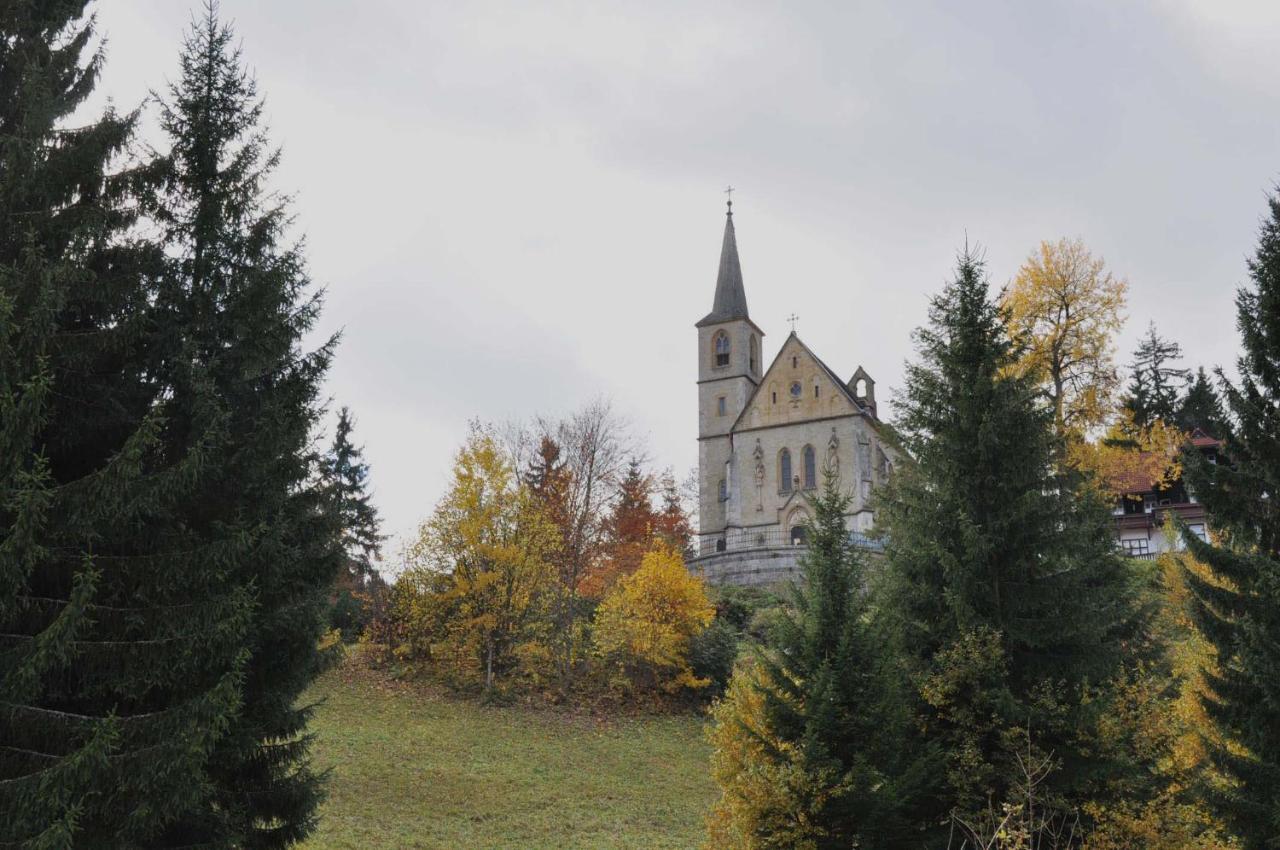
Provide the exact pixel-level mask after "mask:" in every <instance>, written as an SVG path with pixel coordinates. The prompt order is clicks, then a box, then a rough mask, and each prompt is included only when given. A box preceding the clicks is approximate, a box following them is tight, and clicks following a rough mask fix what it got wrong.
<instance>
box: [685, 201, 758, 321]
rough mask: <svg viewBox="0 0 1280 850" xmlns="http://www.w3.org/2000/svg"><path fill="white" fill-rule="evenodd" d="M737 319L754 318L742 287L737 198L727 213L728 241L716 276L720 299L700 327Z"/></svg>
mask: <svg viewBox="0 0 1280 850" xmlns="http://www.w3.org/2000/svg"><path fill="white" fill-rule="evenodd" d="M734 319H746V320H747V321H750V320H751V316H750V315H749V314H748V313H747V293H746V290H744V289H743V288H742V266H741V264H740V263H739V262H738V239H737V236H736V235H735V234H734V231H733V201H729V211H728V212H727V213H726V214H725V221H724V243H723V244H722V245H721V246H720V273H719V274H718V275H717V276H716V300H715V303H714V304H713V305H712V307H711V312H710V313H708V314H707V315H706V316H705V317H704V318H703V319H702V321H700V322H698V325H697V326H698V327H702V326H704V325H714V324H718V323H719V322H728V321H732V320H734Z"/></svg>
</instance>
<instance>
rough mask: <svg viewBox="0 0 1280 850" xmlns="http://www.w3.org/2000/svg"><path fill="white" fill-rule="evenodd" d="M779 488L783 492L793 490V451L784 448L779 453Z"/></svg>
mask: <svg viewBox="0 0 1280 850" xmlns="http://www.w3.org/2000/svg"><path fill="white" fill-rule="evenodd" d="M778 489H779V490H780V491H782V492H783V493H790V492H791V451H790V450H789V449H783V450H782V451H781V452H779V453H778Z"/></svg>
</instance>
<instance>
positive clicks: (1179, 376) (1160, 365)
mask: <svg viewBox="0 0 1280 850" xmlns="http://www.w3.org/2000/svg"><path fill="white" fill-rule="evenodd" d="M1181 357H1182V346H1180V345H1178V343H1176V342H1174V341H1173V340H1169V339H1165V338H1164V337H1162V336H1160V334H1159V333H1157V332H1156V326H1155V323H1154V322H1152V323H1150V324H1149V325H1148V326H1147V333H1146V336H1144V337H1143V338H1142V339H1141V340H1140V341H1139V342H1138V347H1137V348H1136V349H1135V350H1134V352H1133V362H1132V363H1130V364H1129V386H1128V389H1127V391H1126V393H1125V397H1124V400H1123V403H1122V404H1123V406H1124V408H1125V409H1126V410H1127V411H1128V412H1129V414H1130V416H1131V418H1132V421H1133V424H1134V425H1135V426H1136V427H1137V428H1140V429H1147V428H1150V427H1151V426H1152V425H1153V424H1154V423H1155V422H1156V420H1159V421H1161V422H1165V423H1169V424H1172V423H1174V422H1175V421H1177V415H1178V408H1179V401H1180V398H1179V397H1180V394H1181V387H1182V386H1183V385H1184V384H1185V383H1186V382H1187V376H1188V370H1186V369H1184V368H1181V367H1177V366H1173V365H1171V364H1172V363H1173V362H1175V361H1177V360H1178V359H1179V358H1181Z"/></svg>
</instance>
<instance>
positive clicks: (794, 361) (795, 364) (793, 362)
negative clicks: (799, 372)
mask: <svg viewBox="0 0 1280 850" xmlns="http://www.w3.org/2000/svg"><path fill="white" fill-rule="evenodd" d="M799 365H800V358H799V357H792V358H791V368H792V369H795V368H796V367H798V366H799Z"/></svg>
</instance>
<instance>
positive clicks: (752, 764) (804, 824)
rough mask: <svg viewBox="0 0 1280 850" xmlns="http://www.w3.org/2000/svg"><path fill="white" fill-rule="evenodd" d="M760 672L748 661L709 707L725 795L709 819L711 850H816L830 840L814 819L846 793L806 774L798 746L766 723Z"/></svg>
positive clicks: (716, 770) (714, 766)
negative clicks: (831, 799)
mask: <svg viewBox="0 0 1280 850" xmlns="http://www.w3.org/2000/svg"><path fill="white" fill-rule="evenodd" d="M764 694H765V691H764V688H762V687H761V682H760V674H759V670H758V668H757V667H756V666H755V664H754V663H753V662H751V661H746V662H744V663H743V664H742V665H741V666H739V668H738V670H737V671H736V672H735V673H734V676H733V678H732V679H731V680H730V681H729V687H728V689H727V690H726V691H725V694H724V696H723V697H721V698H720V699H719V700H717V701H716V703H715V704H714V705H713V706H712V707H711V725H710V726H709V727H708V729H707V739H708V741H709V742H710V743H711V747H712V751H711V775H712V777H713V778H714V779H715V781H716V784H717V785H718V786H719V787H720V798H719V799H718V800H716V802H715V803H714V804H713V805H712V807H711V811H710V813H709V814H708V815H707V821H706V823H707V840H706V843H705V844H703V847H704V848H705V850H812V848H815V847H817V846H819V841H820V840H821V839H822V838H823V837H824V836H823V834H822V830H820V829H819V828H818V827H817V825H816V823H815V821H816V817H811V815H814V814H815V813H816V812H817V811H818V810H820V809H821V807H822V805H823V804H824V803H825V802H826V800H827V798H828V797H829V796H830V795H831V794H832V793H835V792H838V791H839V790H840V783H839V781H838V779H837V778H836V777H832V776H827V775H823V774H821V773H815V772H813V771H812V770H806V769H805V767H804V766H803V765H802V764H801V762H800V759H799V753H798V752H797V750H796V747H795V745H794V744H791V743H789V742H787V741H783V740H782V739H780V738H778V737H777V735H775V734H774V733H773V732H772V730H771V729H770V726H769V724H768V723H767V722H766V720H765V697H764Z"/></svg>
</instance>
